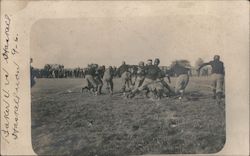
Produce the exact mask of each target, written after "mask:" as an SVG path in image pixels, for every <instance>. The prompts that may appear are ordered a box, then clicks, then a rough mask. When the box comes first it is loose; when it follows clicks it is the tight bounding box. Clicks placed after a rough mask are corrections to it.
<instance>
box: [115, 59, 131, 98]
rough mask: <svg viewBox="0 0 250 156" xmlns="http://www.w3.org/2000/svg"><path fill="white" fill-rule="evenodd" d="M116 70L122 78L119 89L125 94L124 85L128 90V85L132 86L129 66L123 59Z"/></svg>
mask: <svg viewBox="0 0 250 156" xmlns="http://www.w3.org/2000/svg"><path fill="white" fill-rule="evenodd" d="M116 72H117V75H118V76H119V77H121V79H122V88H121V91H122V92H123V94H124V95H125V94H126V93H125V92H126V86H127V88H128V89H129V90H130V87H131V86H132V80H131V73H130V72H129V66H128V65H127V64H126V63H125V61H123V62H122V65H121V66H120V67H119V68H118V69H117V71H116Z"/></svg>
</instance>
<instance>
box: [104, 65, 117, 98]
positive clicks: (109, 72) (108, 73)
mask: <svg viewBox="0 0 250 156" xmlns="http://www.w3.org/2000/svg"><path fill="white" fill-rule="evenodd" d="M113 76H114V73H113V68H112V67H111V66H109V67H108V69H106V70H105V72H104V76H103V81H104V82H105V83H106V86H107V88H106V89H107V90H108V91H109V93H110V95H112V94H113V88H114V84H113Z"/></svg>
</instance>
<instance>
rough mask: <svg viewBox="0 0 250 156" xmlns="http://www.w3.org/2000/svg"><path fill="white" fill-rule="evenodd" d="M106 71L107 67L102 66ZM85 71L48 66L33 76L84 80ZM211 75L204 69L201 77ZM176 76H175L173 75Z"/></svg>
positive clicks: (58, 65) (165, 70)
mask: <svg viewBox="0 0 250 156" xmlns="http://www.w3.org/2000/svg"><path fill="white" fill-rule="evenodd" d="M101 67H103V68H104V69H105V66H101ZM112 68H113V70H114V71H116V70H117V67H116V66H113V67H112ZM135 69H137V65H130V71H131V73H132V74H133V73H134V72H135ZM160 69H161V70H163V71H164V72H166V73H167V72H168V70H169V67H167V66H161V67H160ZM85 71H86V68H80V67H77V68H64V65H60V64H46V65H45V66H44V68H42V69H38V68H34V69H33V71H32V72H33V74H34V76H35V77H36V78H84V77H85ZM210 73H211V69H210V68H204V69H203V70H202V71H201V73H200V75H201V76H208V75H209V74H210ZM189 75H190V76H196V75H197V71H196V69H193V70H191V71H190V73H189ZM171 76H174V75H171Z"/></svg>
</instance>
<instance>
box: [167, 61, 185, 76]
mask: <svg viewBox="0 0 250 156" xmlns="http://www.w3.org/2000/svg"><path fill="white" fill-rule="evenodd" d="M188 71H189V69H188V68H185V67H183V66H181V65H178V64H176V65H175V66H173V67H172V68H171V69H170V71H169V72H170V73H172V74H176V75H177V76H179V75H182V74H188Z"/></svg>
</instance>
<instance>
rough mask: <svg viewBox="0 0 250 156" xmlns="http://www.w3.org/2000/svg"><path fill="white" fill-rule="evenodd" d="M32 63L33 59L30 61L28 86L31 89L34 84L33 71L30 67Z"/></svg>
mask: <svg viewBox="0 0 250 156" xmlns="http://www.w3.org/2000/svg"><path fill="white" fill-rule="evenodd" d="M32 63H33V59H32V58H31V59H30V86H31V88H32V87H33V86H34V85H35V84H36V81H35V74H34V69H33V67H32V66H31V64H32Z"/></svg>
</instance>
